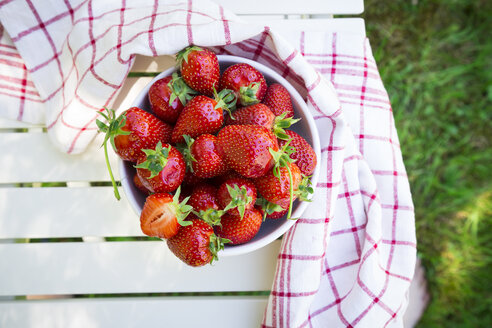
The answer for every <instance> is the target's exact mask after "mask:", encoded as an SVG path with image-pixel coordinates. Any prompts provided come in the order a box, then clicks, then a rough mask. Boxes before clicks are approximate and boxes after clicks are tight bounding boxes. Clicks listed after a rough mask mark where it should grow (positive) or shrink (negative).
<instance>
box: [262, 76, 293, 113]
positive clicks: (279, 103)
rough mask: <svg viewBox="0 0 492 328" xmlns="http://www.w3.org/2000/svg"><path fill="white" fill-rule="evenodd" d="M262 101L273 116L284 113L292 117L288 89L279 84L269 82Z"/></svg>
mask: <svg viewBox="0 0 492 328" xmlns="http://www.w3.org/2000/svg"><path fill="white" fill-rule="evenodd" d="M262 102H263V103H264V104H265V105H267V106H268V107H269V108H270V110H271V111H272V112H273V113H274V114H275V116H280V115H282V114H283V113H286V114H285V117H286V118H289V117H294V108H293V107H292V99H291V98H290V94H289V91H287V89H285V87H284V86H283V85H281V84H278V83H272V84H270V86H269V87H268V89H267V91H266V94H265V98H264V99H263V101H262Z"/></svg>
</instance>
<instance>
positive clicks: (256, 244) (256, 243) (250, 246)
mask: <svg viewBox="0 0 492 328" xmlns="http://www.w3.org/2000/svg"><path fill="white" fill-rule="evenodd" d="M217 58H218V60H219V63H221V62H224V61H226V62H227V61H230V62H233V63H232V64H231V65H233V64H234V63H246V64H250V65H251V66H253V67H255V68H256V69H258V71H260V72H261V73H262V74H263V75H269V76H270V77H271V78H272V79H273V80H276V82H277V83H279V84H282V85H283V86H284V87H285V88H286V89H287V91H288V92H289V94H290V96H291V98H292V100H293V105H294V110H295V111H296V112H299V111H302V112H303V114H304V115H303V116H304V118H305V120H306V121H307V124H308V126H309V132H310V134H311V137H312V144H311V146H312V147H313V149H314V152H315V154H316V156H317V158H318V161H317V164H316V167H315V170H314V172H313V174H312V176H311V183H312V188H313V189H314V192H316V189H317V188H316V185H317V181H318V177H319V173H320V166H321V150H320V140H319V133H318V129H317V126H316V124H315V122H314V118H313V116H312V114H311V111H310V110H309V108H308V106H307V104H306V102H305V101H304V99H303V98H302V97H301V95H300V94H299V92H298V91H297V90H296V89H295V88H294V87H293V86H292V85H291V84H290V82H288V81H287V80H286V79H285V78H284V77H282V76H281V75H280V74H278V73H277V72H275V71H274V70H273V69H271V68H269V67H267V66H265V65H264V64H261V63H259V62H256V61H253V60H250V59H247V58H244V57H239V56H231V55H217ZM176 71H177V67H170V68H168V69H166V70H164V71H162V72H161V73H159V74H158V75H157V76H155V77H154V78H153V79H152V80H151V81H150V82H149V83H147V85H146V86H145V87H144V88H142V90H141V91H140V92H139V94H138V95H137V96H136V97H135V99H134V100H133V102H132V105H131V106H136V107H140V106H141V103H142V102H143V101H145V98H146V97H147V94H148V91H149V89H150V86H151V85H152V84H153V83H154V82H156V81H157V80H160V79H162V78H164V77H166V76H169V75H171V74H172V73H174V72H176ZM296 104H297V105H298V106H296ZM298 107H300V108H298ZM142 109H144V110H146V111H148V110H149V109H148V108H142ZM118 161H119V165H118V168H119V173H120V180H121V185H122V187H123V192H124V194H125V196H126V198H127V200H128V201H129V203H130V205H131V207H132V209H133V211H134V212H135V213H136V214H137V215H138V216H140V211H141V206H140V204H139V203H138V202H137V200H136V198H135V197H134V196H133V194H132V193H131V184H132V183H133V181H132V180H133V179H129V178H128V177H127V176H126V175H125V174H124V172H125V165H126V161H123V160H122V159H120V158H118ZM132 178H133V177H132ZM313 195H314V194H313ZM307 206H309V202H305V201H299V200H298V205H297V207H296V208H295V210H294V211H293V213H292V217H297V218H298V217H300V216H301V215H302V213H303V212H304V211H305V210H306V208H307ZM294 215H295V216H294ZM280 220H284V221H285V222H284V223H282V224H281V225H280V226H279V227H277V228H276V229H275V230H273V231H272V232H270V233H269V234H267V235H265V236H263V237H261V238H260V239H257V240H253V242H247V243H245V244H240V245H234V246H232V245H231V246H228V245H226V246H225V248H224V250H222V251H220V252H219V257H227V256H235V255H240V254H246V253H249V252H252V251H255V250H258V249H260V248H262V247H264V246H266V245H268V244H270V243H271V242H273V241H275V240H276V239H278V238H279V237H281V236H282V235H284V234H285V233H286V232H287V231H288V230H289V229H290V228H291V227H292V226H293V225H294V224H295V223H296V222H297V220H295V219H291V220H287V219H280Z"/></svg>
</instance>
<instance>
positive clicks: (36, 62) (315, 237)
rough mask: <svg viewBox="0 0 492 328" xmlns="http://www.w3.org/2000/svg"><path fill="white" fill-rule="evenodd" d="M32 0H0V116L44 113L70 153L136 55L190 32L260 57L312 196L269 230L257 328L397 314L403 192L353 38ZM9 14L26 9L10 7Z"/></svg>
mask: <svg viewBox="0 0 492 328" xmlns="http://www.w3.org/2000/svg"><path fill="white" fill-rule="evenodd" d="M39 3H40V2H35V1H4V2H1V3H0V19H1V20H2V23H3V24H4V25H5V28H6V30H4V29H3V27H2V26H1V25H0V69H1V72H2V73H1V74H0V101H2V103H3V104H6V106H2V107H0V115H2V116H5V117H10V118H12V119H22V120H25V121H30V122H36V123H42V122H44V123H45V124H46V126H47V127H48V132H49V133H51V134H52V136H53V138H52V139H53V140H55V141H56V143H57V146H59V147H60V149H62V150H63V151H65V152H68V153H78V152H81V151H83V150H84V149H85V148H86V146H87V145H88V144H89V142H90V141H91V140H92V138H93V137H94V136H95V134H96V127H95V124H94V121H95V119H96V118H97V111H98V110H99V109H100V108H101V107H102V106H104V105H108V104H110V103H111V101H112V99H113V98H114V97H115V95H116V94H117V92H118V90H119V89H120V87H121V85H122V84H123V82H124V80H125V77H126V76H127V74H128V72H129V70H130V68H131V66H132V64H133V61H134V58H135V55H136V54H142V55H146V56H157V55H163V54H172V53H175V52H176V51H178V50H180V49H182V48H184V47H185V46H187V45H188V44H190V43H193V44H197V45H204V46H213V49H214V50H215V51H216V52H217V53H219V54H231V55H238V56H242V57H245V58H249V59H254V60H257V61H258V62H260V63H263V64H265V65H267V66H269V67H270V68H272V69H274V70H276V71H277V72H278V73H279V74H281V75H282V76H284V77H285V78H286V79H287V80H288V81H289V82H291V83H292V85H293V86H294V87H295V88H296V89H297V90H298V91H299V92H300V93H301V95H302V96H303V97H305V99H306V102H307V104H308V107H309V108H310V110H311V112H312V114H313V117H314V119H315V122H316V124H317V126H318V128H319V132H320V146H321V149H322V151H321V158H320V160H319V163H320V165H319V181H318V184H317V186H316V192H315V195H314V197H313V204H312V205H311V206H309V207H308V209H307V210H306V212H305V213H304V214H303V217H302V218H299V220H298V221H297V223H296V224H295V225H294V226H293V228H292V229H290V230H289V231H288V232H287V233H286V234H285V235H284V238H283V240H282V248H281V251H280V253H279V255H278V262H277V268H276V272H275V277H274V282H273V285H272V292H271V295H270V298H269V301H268V305H267V307H266V309H265V315H264V319H263V327H328V326H329V327H385V326H390V325H391V326H401V322H402V319H401V318H402V312H403V310H404V309H405V307H406V306H405V305H406V304H405V300H406V293H407V291H408V287H409V284H410V282H411V279H412V276H413V270H414V265H415V255H416V238H415V221H414V212H413V204H412V199H411V194H410V189H409V185H408V178H407V174H406V172H405V168H404V165H403V161H402V156H401V150H400V144H399V142H398V137H397V134H396V130H395V125H394V121H393V112H392V108H391V105H390V102H389V98H388V95H387V93H386V91H385V89H384V86H383V84H382V81H381V78H380V76H379V73H378V69H377V66H376V63H375V61H374V58H373V56H372V53H371V48H370V45H369V42H368V40H367V39H366V38H365V37H364V36H358V35H354V34H344V33H336V34H333V33H325V34H321V33H319V32H316V33H312V32H309V31H303V32H301V31H299V32H298V33H295V32H292V31H289V34H288V37H289V40H290V42H287V41H286V40H285V39H284V38H283V37H282V35H281V34H280V33H281V32H277V31H275V30H271V29H270V28H269V27H265V26H256V25H254V24H244V23H241V22H240V21H239V20H238V19H237V17H235V16H234V15H233V14H231V13H230V12H228V11H227V10H226V9H224V8H222V7H220V6H215V5H211V4H210V3H209V2H204V1H201V0H184V1H182V2H174V3H173V4H165V3H164V2H162V1H161V2H159V1H155V0H142V1H139V3H138V7H134V6H136V5H135V4H134V3H133V2H130V1H126V0H121V1H112V2H109V3H108V2H100V1H93V0H78V1H75V0H72V1H70V0H50V1H46V2H43V5H42V6H41V5H40V4H39ZM20 12H24V13H30V15H23V16H22V19H21V20H17V21H16V20H13V19H11V17H15V15H16V13H20ZM26 17H30V18H31V21H29V19H28V18H26ZM60 28H63V31H66V33H60V32H59V31H60ZM7 31H8V34H10V35H13V36H14V43H15V45H14V43H12V40H11V39H10V38H9V37H8V35H7ZM54 31H57V33H54ZM171 41H172V43H171ZM33 47H37V48H39V51H36V52H33V51H32V49H33ZM47 77H49V78H47ZM121 110H123V109H121Z"/></svg>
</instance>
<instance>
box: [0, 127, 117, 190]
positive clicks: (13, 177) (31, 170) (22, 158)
mask: <svg viewBox="0 0 492 328" xmlns="http://www.w3.org/2000/svg"><path fill="white" fill-rule="evenodd" d="M101 137H102V136H101V135H100V136H99V137H98V139H97V140H96V141H94V142H93V143H92V144H91V145H90V146H89V148H88V150H87V151H86V152H84V153H83V154H79V155H68V154H65V153H62V152H61V151H59V150H58V149H56V148H55V146H54V145H53V144H52V143H51V141H50V140H49V138H48V135H47V134H46V133H2V134H1V138H0V153H1V154H2V156H0V167H1V168H2V169H1V170H0V183H16V182H50V181H51V182H53V181H109V174H108V172H107V169H106V164H105V160H104V152H103V150H102V148H100V145H101V141H102V138H101ZM108 149H111V147H108ZM109 153H110V159H111V163H112V167H113V173H114V174H115V175H116V177H115V178H118V177H119V173H118V166H117V158H116V155H115V154H114V153H113V151H112V150H110V151H109Z"/></svg>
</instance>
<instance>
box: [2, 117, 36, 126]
mask: <svg viewBox="0 0 492 328" xmlns="http://www.w3.org/2000/svg"><path fill="white" fill-rule="evenodd" d="M33 127H42V125H41V124H30V123H23V122H20V121H15V120H9V119H6V118H2V117H0V129H28V128H33Z"/></svg>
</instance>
